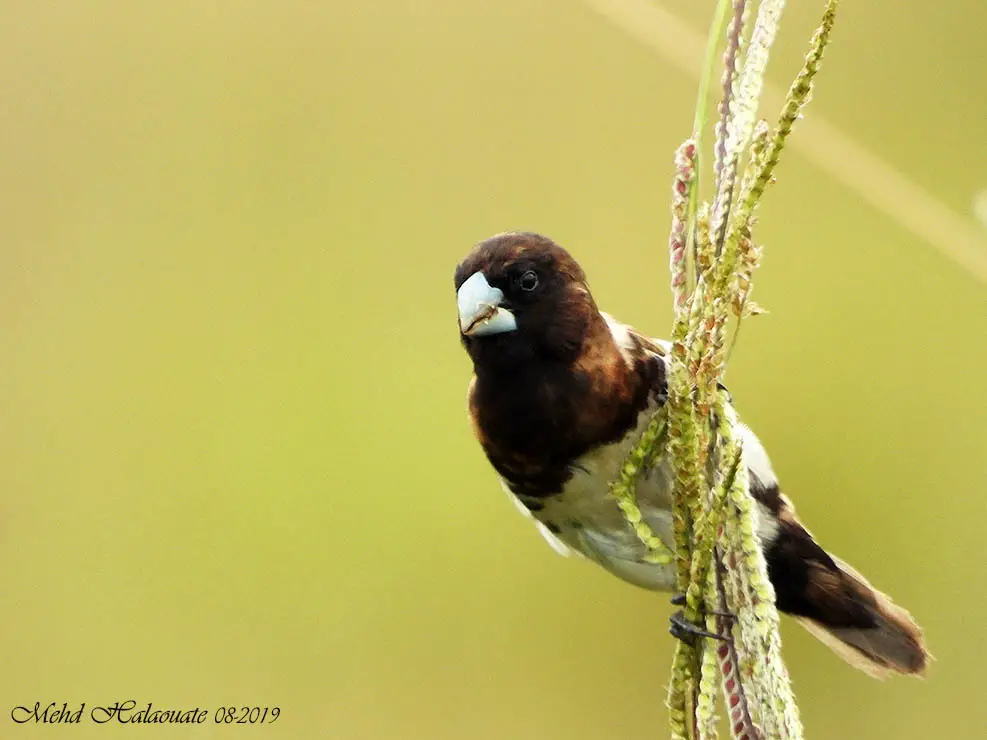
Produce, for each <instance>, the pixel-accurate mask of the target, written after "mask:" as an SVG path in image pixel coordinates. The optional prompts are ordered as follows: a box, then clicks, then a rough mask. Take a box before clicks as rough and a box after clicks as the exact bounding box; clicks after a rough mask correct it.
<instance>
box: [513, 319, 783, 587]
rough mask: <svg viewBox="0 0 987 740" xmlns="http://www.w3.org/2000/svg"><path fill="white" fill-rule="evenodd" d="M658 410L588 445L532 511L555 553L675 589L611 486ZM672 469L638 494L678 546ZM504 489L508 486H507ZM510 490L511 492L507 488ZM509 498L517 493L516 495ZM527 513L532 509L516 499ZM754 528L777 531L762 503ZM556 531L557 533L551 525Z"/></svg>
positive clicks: (754, 456) (748, 448) (761, 459)
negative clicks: (614, 437) (612, 439)
mask: <svg viewBox="0 0 987 740" xmlns="http://www.w3.org/2000/svg"><path fill="white" fill-rule="evenodd" d="M608 323H611V330H612V331H613V332H614V335H615V338H617V339H618V346H620V344H621V343H620V341H619V340H620V338H621V337H620V336H619V334H618V331H619V329H620V325H619V324H617V323H616V322H608ZM654 411H655V407H654V405H652V406H650V407H649V408H648V409H646V410H645V411H643V412H641V414H640V416H639V421H638V427H637V429H636V430H635V432H634V433H633V434H629V435H627V436H626V437H625V438H624V439H623V440H621V441H620V442H616V443H614V444H610V445H605V446H603V447H599V448H596V449H594V450H590V451H589V452H587V453H586V454H585V455H583V456H582V457H581V458H579V460H578V461H577V464H576V465H574V466H573V471H574V472H573V475H572V478H570V479H569V481H568V482H567V483H566V485H565V488H564V489H563V492H562V494H561V495H557V496H552V497H550V498H548V499H545V500H544V508H543V509H541V510H539V511H538V512H536V513H535V514H534V519H535V521H536V522H537V524H538V529H539V530H540V531H541V533H542V535H543V536H544V537H545V539H546V540H547V541H548V543H549V544H550V545H551V546H552V549H554V550H555V551H556V552H559V553H562V554H564V555H567V554H569V553H570V552H576V553H579V554H581V555H584V556H585V557H587V558H589V559H591V560H593V561H595V562H597V563H599V564H600V565H601V566H603V567H604V568H606V569H607V570H608V571H610V572H611V573H613V574H614V575H616V576H618V577H620V578H622V579H623V580H625V581H628V582H629V583H633V584H635V585H637V586H642V587H644V588H648V589H654V590H659V591H671V590H673V589H674V586H675V569H674V565H672V564H669V565H661V564H656V563H650V562H647V561H646V560H645V559H644V558H645V556H646V555H647V554H648V551H647V548H646V547H645V546H644V545H643V544H642V543H641V541H640V539H638V537H637V535H636V534H635V532H634V530H633V529H632V528H631V526H630V525H629V524H628V523H627V520H626V519H625V518H624V515H623V513H622V512H621V511H620V509H619V508H618V507H617V503H616V501H615V500H614V498H613V497H612V496H610V495H609V491H608V490H607V486H608V483H609V482H610V481H612V480H614V479H615V478H616V477H617V473H618V471H619V469H620V466H621V465H622V464H623V462H624V460H625V459H626V457H627V454H628V453H629V452H630V449H631V447H632V446H633V445H634V444H635V443H636V442H637V440H638V439H639V438H640V436H641V433H642V432H643V431H644V427H645V426H646V425H647V423H648V420H649V419H650V418H651V416H652V414H653V413H654ZM741 433H742V435H743V449H744V461H745V463H746V464H747V465H748V467H749V469H750V471H751V473H752V474H753V475H755V476H756V477H757V478H758V479H760V480H761V482H762V483H765V484H768V483H772V482H774V480H775V476H774V472H773V471H772V469H771V464H770V462H769V461H768V456H767V454H766V453H765V451H764V448H763V446H762V445H761V443H760V441H759V440H758V439H757V437H756V436H755V435H754V433H753V432H751V431H750V429H748V428H747V427H745V426H742V427H741ZM670 480H671V469H670V466H669V463H668V461H667V459H663V460H662V461H661V462H660V463H659V465H658V466H656V467H655V468H654V469H652V470H650V471H648V473H647V474H646V475H645V476H643V477H642V478H641V479H639V481H638V485H637V499H638V506H639V507H640V509H641V514H642V517H643V519H644V521H646V522H647V523H648V524H649V525H650V526H651V528H652V529H653V530H654V532H655V534H657V535H658V537H659V538H660V539H661V541H662V542H663V543H664V544H665V545H666V546H667V547H668V548H669V549H670V550H674V548H675V539H674V535H673V532H672V507H671V498H670V491H671V488H670V485H669V481H670ZM504 488H505V490H508V489H507V487H506V485H505V486H504ZM508 492H509V491H508ZM511 497H512V498H514V496H513V494H511ZM514 500H515V502H516V503H517V504H518V508H519V509H521V511H523V512H524V513H525V514H526V515H528V516H531V513H530V512H529V511H528V510H527V509H526V508H525V507H524V505H523V504H522V503H521V502H520V501H518V500H517V499H516V498H515V499H514ZM754 516H755V531H756V532H757V533H758V535H759V536H760V537H761V539H762V540H767V541H771V540H772V539H774V536H775V533H776V531H777V524H776V523H775V521H774V519H773V517H771V515H770V514H769V513H768V512H767V511H766V510H765V509H764V507H763V506H761V505H760V504H758V506H756V507H755V509H754ZM550 527H551V529H554V530H555V531H556V532H557V534H553V532H552V531H551V529H550Z"/></svg>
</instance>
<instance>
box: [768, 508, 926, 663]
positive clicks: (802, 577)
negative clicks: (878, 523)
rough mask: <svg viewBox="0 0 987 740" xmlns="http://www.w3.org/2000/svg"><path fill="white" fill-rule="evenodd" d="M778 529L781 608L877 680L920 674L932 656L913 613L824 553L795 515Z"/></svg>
mask: <svg viewBox="0 0 987 740" xmlns="http://www.w3.org/2000/svg"><path fill="white" fill-rule="evenodd" d="M778 525H779V527H778V530H777V533H776V535H775V537H774V539H773V541H772V542H771V543H770V545H769V548H768V553H767V554H768V569H769V573H770V575H771V581H772V583H773V584H774V586H775V591H776V593H777V598H778V608H779V609H781V610H782V611H784V612H787V613H789V614H791V615H793V616H795V617H797V618H798V620H799V621H800V622H801V623H802V624H803V625H804V626H805V627H806V629H808V630H809V632H811V633H812V634H813V635H814V636H816V637H817V638H819V639H820V640H821V641H822V642H823V643H824V644H825V645H827V646H828V647H830V648H832V649H833V651H834V652H836V654H837V655H839V656H840V657H841V658H843V659H844V660H846V661H847V662H848V663H850V664H851V665H853V666H854V667H856V668H859V669H861V670H862V671H864V672H866V673H868V674H869V675H871V676H874V677H875V678H886V677H887V676H888V675H890V674H891V673H902V674H906V675H915V676H921V675H922V674H923V673H924V672H925V670H926V667H927V666H928V663H929V661H930V660H931V659H932V656H931V655H930V654H929V651H928V650H927V649H926V647H925V643H924V641H923V639H922V630H921V628H920V627H919V626H918V625H917V624H916V623H915V621H914V620H913V619H912V618H911V615H909V613H908V612H907V611H905V610H904V609H902V608H901V607H900V606H897V605H896V604H895V603H894V602H893V601H891V599H890V598H889V597H888V596H886V595H885V594H883V593H881V592H880V591H878V590H877V589H875V588H874V587H873V586H871V585H870V583H868V582H867V579H865V578H864V577H863V576H862V575H860V574H859V573H858V572H857V571H855V570H854V569H853V568H851V567H850V566H849V565H847V564H846V563H844V562H842V561H841V560H838V559H837V558H834V557H833V556H831V555H829V554H828V553H827V552H826V551H825V550H823V549H822V548H821V547H820V546H819V545H818V544H817V543H816V542H815V540H814V539H813V538H812V535H811V534H809V532H807V531H806V530H805V529H804V528H803V527H802V525H801V524H800V523H799V522H798V520H797V519H795V516H794V513H793V512H792V511H790V510H788V511H783V512H781V515H780V516H779V518H778Z"/></svg>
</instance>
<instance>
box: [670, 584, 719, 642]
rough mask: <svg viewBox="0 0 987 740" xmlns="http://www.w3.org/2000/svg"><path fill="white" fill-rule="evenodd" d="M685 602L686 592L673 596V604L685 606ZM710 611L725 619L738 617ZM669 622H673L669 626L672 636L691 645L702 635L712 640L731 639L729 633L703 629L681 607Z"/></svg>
mask: <svg viewBox="0 0 987 740" xmlns="http://www.w3.org/2000/svg"><path fill="white" fill-rule="evenodd" d="M685 603H686V599H685V594H676V595H675V596H673V597H672V604H673V605H675V606H685ZM708 613H709V614H713V615H715V616H717V617H721V618H723V619H736V617H735V616H734V615H733V614H728V613H726V612H708ZM669 622H670V623H671V624H670V626H669V628H668V632H669V634H671V635H672V637H674V638H675V639H677V640H681V641H682V642H684V643H686V644H689V645H694V644H695V643H696V640H697V639H698V638H700V637H706V638H709V639H711V640H729V639H730V637H729V636H728V635H718V634H716V633H715V632H710V631H709V630H706V629H703V628H702V627H700V626H699V625H697V624H695V623H693V622H690V621H689V620H688V619H686V617H685V612H684V611H683V610H682V609H679V610H678V611H676V612H675V613H673V614H672V616H671V617H669Z"/></svg>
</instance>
